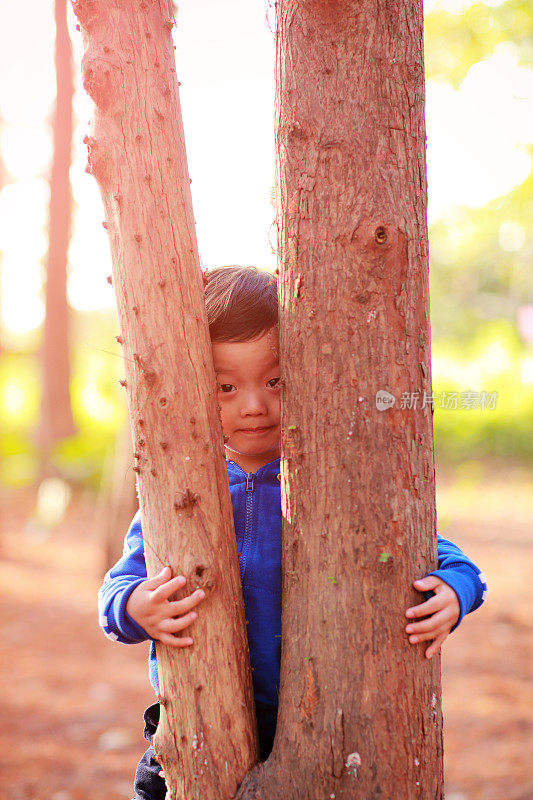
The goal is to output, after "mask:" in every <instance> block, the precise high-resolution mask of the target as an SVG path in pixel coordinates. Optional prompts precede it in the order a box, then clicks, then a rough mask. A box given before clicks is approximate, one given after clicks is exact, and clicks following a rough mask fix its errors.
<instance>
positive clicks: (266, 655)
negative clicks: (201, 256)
mask: <svg viewBox="0 0 533 800" xmlns="http://www.w3.org/2000/svg"><path fill="white" fill-rule="evenodd" d="M208 277H209V281H208V284H207V286H206V290H205V295H206V308H207V317H208V322H209V332H210V336H211V342H212V352H213V360H214V365H215V372H216V379H217V385H218V400H219V403H220V408H221V419H222V429H223V432H224V438H225V450H226V461H227V468H228V477H229V483H230V492H231V499H232V505H233V519H234V524H235V534H236V538H237V550H238V551H239V568H240V573H241V582H242V588H243V596H244V604H245V609H246V619H247V620H248V626H247V633H248V644H249V650H250V662H251V666H252V667H253V673H252V675H253V685H254V698H255V706H256V715H257V722H258V730H259V743H260V757H261V758H262V759H265V758H266V757H267V756H268V754H269V753H270V750H271V748H272V743H273V740H274V733H275V729H276V717H277V695H278V686H279V669H280V641H281V493H280V386H279V381H280V375H279V354H278V332H277V322H278V298H277V284H276V278H275V277H274V276H272V275H271V274H270V273H268V272H266V271H264V270H259V269H256V268H254V267H247V268H246V267H245V268H239V267H221V268H219V269H215V270H212V271H211V272H210V273H209V274H208ZM184 584H185V578H184V577H183V576H179V575H178V576H177V577H175V578H172V577H171V570H170V568H169V567H165V568H164V569H163V570H161V572H160V573H159V575H157V576H156V577H155V578H152V579H150V580H147V577H146V565H145V561H144V548H143V539H142V530H141V522H140V514H139V513H137V514H136V516H135V517H134V519H133V522H132V524H131V526H130V529H129V531H128V533H127V535H126V540H125V546H124V555H123V557H122V558H121V559H120V561H119V562H118V563H117V564H116V565H115V566H114V567H113V568H112V569H111V570H110V571H109V572H108V574H107V575H106V577H105V579H104V583H103V586H102V588H101V589H100V593H99V610H100V624H101V625H102V627H103V629H104V632H105V633H106V635H107V636H108V637H110V638H111V639H115V640H118V641H121V642H125V643H134V642H140V641H143V640H146V639H152V646H151V651H150V680H151V683H152V685H153V687H154V689H155V691H156V694H157V693H158V678H157V662H156V658H155V647H154V644H153V642H154V640H158V641H160V642H163V644H165V645H168V646H170V647H189V646H191V645H192V644H193V638H192V637H191V635H190V634H191V633H192V629H191V626H192V625H193V622H194V619H195V618H196V612H195V611H194V610H193V609H194V608H195V607H196V606H198V605H199V604H200V603H201V601H202V599H203V597H204V594H203V592H202V591H201V590H198V591H195V592H193V593H192V594H191V595H189V596H188V597H185V598H183V599H182V600H179V601H170V599H169V598H170V597H171V596H172V595H173V594H174V593H175V592H176V591H177V590H178V589H180V588H182V586H183V585H184ZM413 585H414V587H415V589H417V590H418V591H420V592H422V593H425V596H426V598H429V599H426V601H425V602H423V603H421V604H420V605H417V606H414V607H412V608H409V609H407V611H406V616H407V617H408V618H411V619H412V620H413V621H412V622H411V623H409V624H408V625H407V626H406V633H407V634H409V641H410V642H411V643H413V644H414V643H416V642H423V641H429V640H432V643H431V644H430V646H429V647H428V648H427V650H426V656H427V657H428V658H431V657H432V656H433V655H434V654H435V653H436V652H437V651H438V649H439V647H440V646H441V645H442V643H443V642H444V640H445V639H446V637H447V636H448V634H449V633H450V632H451V631H452V630H453V629H454V628H456V627H457V625H458V624H459V622H460V621H461V619H462V618H463V616H464V615H465V614H468V613H470V612H471V611H474V610H475V609H476V608H478V607H479V606H480V605H481V603H482V602H483V600H484V599H485V594H486V591H487V587H486V584H485V582H484V577H483V575H482V573H480V571H479V569H478V568H477V567H476V566H475V565H474V564H473V563H472V562H471V561H470V560H469V559H468V558H467V557H466V556H465V555H464V553H462V552H461V550H460V549H459V548H458V547H457V546H456V545H455V544H452V543H451V542H449V541H447V540H446V539H442V538H441V537H440V536H438V569H437V570H435V571H434V572H432V573H430V574H429V575H426V576H425V577H424V578H423V579H421V580H416V581H414V584H413ZM200 613H201V612H200ZM420 617H422V618H425V619H423V620H422V621H419V622H416V621H414V620H415V619H416V618H420ZM187 629H188V630H187ZM184 632H185V634H184ZM144 719H145V723H146V726H145V737H146V738H147V739H148V741H150V740H151V736H152V735H153V734H154V733H155V730H156V728H157V723H158V720H159V706H158V704H157V703H156V704H155V705H153V706H150V708H148V709H147V710H146V712H145V715H144ZM160 770H161V768H160V766H159V764H158V763H157V762H156V761H155V759H154V757H153V748H152V747H150V748H149V749H148V750H147V751H146V753H145V754H144V756H143V757H142V759H141V761H140V762H139V765H138V767H137V772H136V776H135V792H136V795H135V798H136V800H164V798H165V791H166V790H165V782H164V780H163V778H162V777H161V776H160V774H159V773H160Z"/></svg>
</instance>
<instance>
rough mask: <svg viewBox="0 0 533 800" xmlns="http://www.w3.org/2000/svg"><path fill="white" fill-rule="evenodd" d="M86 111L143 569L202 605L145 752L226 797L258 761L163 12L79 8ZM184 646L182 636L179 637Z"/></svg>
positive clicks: (114, 5)
mask: <svg viewBox="0 0 533 800" xmlns="http://www.w3.org/2000/svg"><path fill="white" fill-rule="evenodd" d="M73 7H74V10H75V12H76V14H77V16H78V19H79V21H80V25H81V29H82V33H83V37H84V42H85V47H86V50H85V55H84V59H83V65H82V71H83V81H84V86H85V88H86V90H87V91H88V93H89V94H90V96H91V97H92V99H93V100H94V103H95V112H94V120H93V126H92V131H91V135H90V136H89V137H88V138H87V144H88V151H89V164H88V170H89V171H90V172H92V173H93V175H94V176H95V178H96V180H97V181H98V184H99V186H100V190H101V193H102V197H103V201H104V206H105V214H106V223H105V224H106V225H107V229H108V232H109V235H110V242H111V251H112V257H113V284H114V287H115V292H116V297H117V306H118V314H119V322H120V328H121V333H120V335H119V337H117V338H118V341H119V342H120V343H121V344H122V347H123V351H124V363H125V370H126V391H127V396H128V404H129V412H130V421H131V428H132V439H133V448H134V457H135V460H136V463H135V466H134V469H135V470H136V472H137V473H138V487H139V500H140V507H141V513H142V524H143V532H144V539H145V552H146V561H147V565H148V571H149V574H150V575H153V574H155V573H157V572H159V571H160V569H161V567H162V566H163V565H166V564H170V565H171V567H172V570H173V574H174V575H177V574H183V575H185V576H186V578H187V584H186V587H185V588H184V590H183V591H182V592H180V594H179V595H178V597H179V596H182V595H185V594H189V593H190V592H192V591H193V590H194V589H195V588H197V587H202V588H203V589H204V590H205V592H206V599H205V600H204V601H203V602H202V604H201V605H200V606H199V607H198V609H197V610H198V619H197V620H196V621H195V623H194V624H193V626H192V627H191V628H190V633H191V634H192V636H193V638H194V640H195V644H194V645H193V646H192V647H191V648H186V649H178V650H175V649H170V648H166V647H165V646H162V645H159V646H158V648H157V655H158V664H159V679H160V691H161V704H162V718H161V722H160V725H159V729H158V732H157V734H156V743H155V744H156V753H157V757H158V759H159V760H160V762H161V763H162V765H163V767H164V770H165V775H166V780H167V784H168V785H169V786H170V787H171V789H172V791H173V794H174V796H175V797H177V798H181V797H187V798H191V800H192V798H202V800H220V799H221V798H229V797H231V796H232V795H234V794H235V792H236V789H237V786H238V784H239V783H240V781H241V779H242V777H243V775H244V774H245V772H246V770H247V769H248V768H249V767H250V765H251V764H252V763H253V762H254V761H255V759H256V752H257V741H256V734H255V722H254V717H253V714H254V711H253V695H252V683H251V673H250V668H249V657H248V645H247V639H246V629H245V620H244V609H243V601H242V591H241V586H240V578H239V569H238V558H237V548H236V541H235V533H234V529H233V517H232V508H231V498H230V493H229V484H228V477H227V469H226V465H225V459H224V450H223V437H222V429H221V423H220V417H219V413H218V405H217V399H216V382H215V373H214V368H213V362H212V355H211V347H210V341H209V332H208V327H207V316H206V311H205V304H204V294H203V276H202V272H201V269H200V265H199V259H198V251H197V244H196V234H195V227H194V218H193V212H192V202H191V194H190V186H189V184H190V180H189V175H188V169H187V161H186V154H185V143H184V135H183V127H182V121H181V112H180V107H179V98H178V82H177V79H176V73H175V66H174V51H173V46H172V37H171V32H172V27H173V18H172V5H171V2H170V0H142V1H141V2H133V0H107V1H105V2H104V0H101V1H100V0H77V1H76V0H75V1H74V2H73ZM187 635H188V634H187Z"/></svg>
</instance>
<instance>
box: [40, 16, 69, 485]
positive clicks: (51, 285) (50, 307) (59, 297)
mask: <svg viewBox="0 0 533 800" xmlns="http://www.w3.org/2000/svg"><path fill="white" fill-rule="evenodd" d="M55 21H56V44H55V65H56V84H57V97H56V106H55V112H54V121H53V136H54V155H53V160H52V173H51V177H50V219H49V239H48V257H47V261H46V315H45V320H44V340H43V348H42V385H43V394H42V404H41V423H40V431H39V438H40V443H41V446H42V448H43V472H44V473H47V472H48V471H49V467H48V465H47V464H48V456H49V450H50V447H51V446H52V445H53V444H54V442H56V441H58V440H59V439H62V438H63V437H65V436H70V435H71V434H72V433H74V430H75V428H74V422H73V419H72V411H71V406H70V353H69V341H70V336H69V308H68V302H67V261H68V245H69V240H70V218H71V209H72V196H71V189H70V177H69V169H70V162H71V141H72V98H73V96H74V80H73V74H72V46H71V42H70V37H69V33H68V28H67V0H55Z"/></svg>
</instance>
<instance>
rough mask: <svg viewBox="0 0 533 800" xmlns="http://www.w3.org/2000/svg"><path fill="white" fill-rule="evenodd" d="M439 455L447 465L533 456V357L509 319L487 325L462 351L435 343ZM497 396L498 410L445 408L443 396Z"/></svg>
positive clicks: (436, 448) (443, 343)
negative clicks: (453, 393) (476, 393)
mask: <svg viewBox="0 0 533 800" xmlns="http://www.w3.org/2000/svg"><path fill="white" fill-rule="evenodd" d="M433 390H434V393H435V394H436V395H437V402H436V404H435V414H434V418H433V420H434V429H435V451H436V453H437V455H438V456H439V457H440V458H441V459H442V460H444V461H453V462H457V461H460V460H462V459H472V458H474V459H475V458H482V457H484V456H497V457H507V456H512V457H514V458H521V459H528V458H531V457H532V456H533V353H531V352H529V351H528V349H527V348H526V347H525V346H524V345H523V343H522V342H521V341H520V338H519V336H518V333H517V331H516V328H515V326H514V325H513V324H512V323H510V322H509V321H507V320H502V319H499V320H493V321H491V322H487V323H485V324H484V325H483V326H482V327H480V328H478V329H477V330H476V332H475V333H474V334H473V335H472V336H471V337H470V339H469V340H468V341H465V343H464V344H463V347H462V348H461V350H459V348H458V347H457V345H455V344H453V343H450V342H438V343H435V344H434V345H433ZM469 390H473V391H483V390H485V391H487V392H497V393H498V397H497V401H496V405H495V407H494V409H485V410H482V409H479V408H472V409H461V408H457V409H447V408H443V407H440V405H439V402H438V398H439V395H440V393H441V392H450V391H457V392H464V391H469Z"/></svg>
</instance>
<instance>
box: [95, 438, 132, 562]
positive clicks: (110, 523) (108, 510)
mask: <svg viewBox="0 0 533 800" xmlns="http://www.w3.org/2000/svg"><path fill="white" fill-rule="evenodd" d="M134 463H135V459H134V458H133V448H132V446H131V431H130V428H129V425H127V426H124V427H123V428H120V430H119V431H118V433H117V436H116V440H115V445H114V447H113V448H112V449H111V450H110V452H109V454H108V456H107V458H106V461H105V465H104V472H103V476H102V485H101V487H100V492H99V494H98V503H97V506H96V511H95V515H94V525H95V533H96V537H97V538H98V539H100V541H101V543H102V576H103V575H105V573H106V572H107V571H108V569H110V568H111V567H112V566H113V565H114V564H116V563H117V561H118V560H119V558H120V557H121V555H122V550H123V547H124V533H125V531H127V530H128V527H129V525H130V522H131V521H132V519H133V516H134V515H135V514H136V512H137V509H138V508H139V503H138V501H137V491H136V475H135V472H133V469H132V467H133V465H134Z"/></svg>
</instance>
